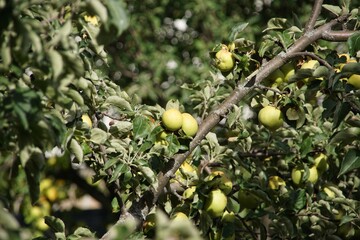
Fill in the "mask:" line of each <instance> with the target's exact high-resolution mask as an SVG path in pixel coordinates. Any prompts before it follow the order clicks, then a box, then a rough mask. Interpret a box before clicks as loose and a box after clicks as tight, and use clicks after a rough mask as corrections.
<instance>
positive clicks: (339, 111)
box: [333, 102, 351, 129]
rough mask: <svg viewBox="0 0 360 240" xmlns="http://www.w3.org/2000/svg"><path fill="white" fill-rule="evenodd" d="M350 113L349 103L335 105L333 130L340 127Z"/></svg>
mask: <svg viewBox="0 0 360 240" xmlns="http://www.w3.org/2000/svg"><path fill="white" fill-rule="evenodd" d="M350 111H351V105H350V103H348V102H343V103H339V104H337V106H336V109H335V112H334V123H333V129H335V128H337V127H338V126H339V125H340V123H342V121H343V120H344V119H345V117H346V116H347V115H348V113H349V112H350Z"/></svg>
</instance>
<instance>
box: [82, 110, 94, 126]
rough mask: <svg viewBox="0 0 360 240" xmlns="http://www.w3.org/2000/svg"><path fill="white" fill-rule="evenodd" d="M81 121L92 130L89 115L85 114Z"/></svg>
mask: <svg viewBox="0 0 360 240" xmlns="http://www.w3.org/2000/svg"><path fill="white" fill-rule="evenodd" d="M81 120H82V121H83V122H84V123H85V124H86V125H87V126H88V127H89V128H92V121H91V118H90V117H89V115H87V114H86V113H84V114H83V115H82V116H81Z"/></svg>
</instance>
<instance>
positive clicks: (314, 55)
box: [289, 52, 334, 71]
mask: <svg viewBox="0 0 360 240" xmlns="http://www.w3.org/2000/svg"><path fill="white" fill-rule="evenodd" d="M289 55H290V57H291V58H294V57H299V56H308V57H311V58H312V59H316V60H318V61H319V62H320V63H321V64H322V65H324V66H325V67H327V68H328V69H329V70H331V71H333V70H334V69H333V67H332V66H331V65H330V64H329V63H328V62H327V61H326V60H325V59H322V58H321V57H319V56H318V55H316V54H315V53H313V52H296V53H291V54H289Z"/></svg>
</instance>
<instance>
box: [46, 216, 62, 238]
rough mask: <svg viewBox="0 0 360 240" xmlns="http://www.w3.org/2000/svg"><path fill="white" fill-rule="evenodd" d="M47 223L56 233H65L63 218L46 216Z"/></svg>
mask: <svg viewBox="0 0 360 240" xmlns="http://www.w3.org/2000/svg"><path fill="white" fill-rule="evenodd" d="M45 223H46V224H47V225H48V226H49V227H50V228H51V230H53V231H54V232H55V233H64V234H65V224H64V222H63V221H62V220H61V219H59V218H56V217H54V216H45Z"/></svg>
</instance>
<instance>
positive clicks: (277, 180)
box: [268, 176, 286, 190]
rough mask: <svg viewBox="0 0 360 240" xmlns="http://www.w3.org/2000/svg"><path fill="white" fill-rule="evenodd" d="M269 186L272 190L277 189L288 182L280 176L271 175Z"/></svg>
mask: <svg viewBox="0 0 360 240" xmlns="http://www.w3.org/2000/svg"><path fill="white" fill-rule="evenodd" d="M268 186H269V188H270V189H272V190H277V189H279V188H280V186H286V183H285V181H284V179H282V178H281V177H279V176H271V177H270V178H269V184H268Z"/></svg>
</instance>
